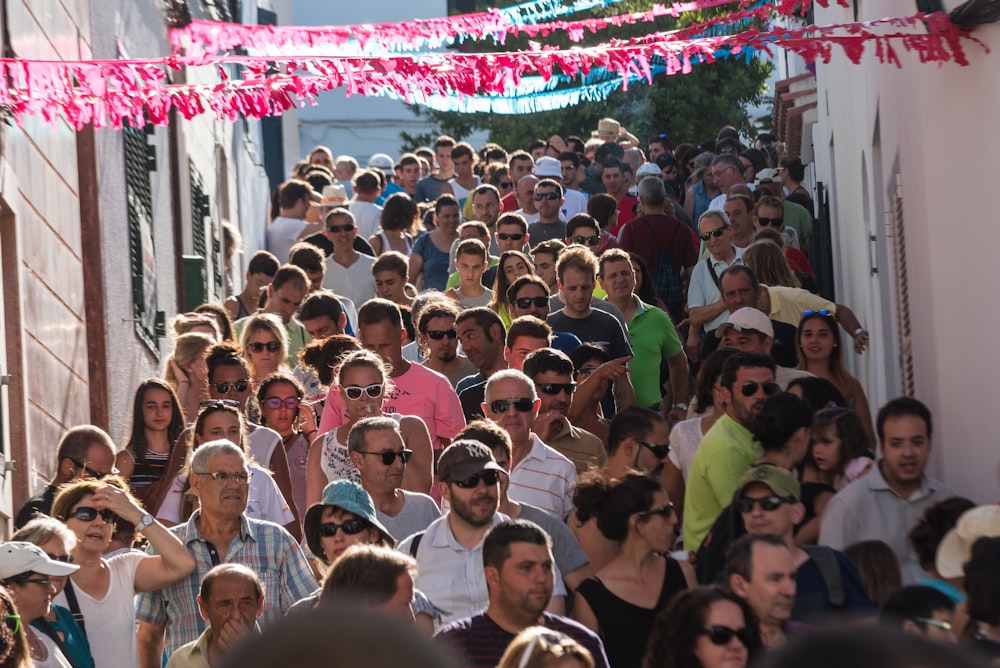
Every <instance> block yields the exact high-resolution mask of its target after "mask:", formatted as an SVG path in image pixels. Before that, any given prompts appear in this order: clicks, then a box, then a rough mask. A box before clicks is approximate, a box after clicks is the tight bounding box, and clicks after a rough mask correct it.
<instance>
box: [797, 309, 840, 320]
mask: <svg viewBox="0 0 1000 668" xmlns="http://www.w3.org/2000/svg"><path fill="white" fill-rule="evenodd" d="M811 315H821V316H823V317H824V318H832V317H833V313H832V312H831V311H827V310H826V309H825V308H824V309H820V310H819V311H813V310H812V309H809V310H808V311H803V312H802V317H803V318H807V317H809V316H811Z"/></svg>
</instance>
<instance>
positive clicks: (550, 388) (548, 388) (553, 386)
mask: <svg viewBox="0 0 1000 668" xmlns="http://www.w3.org/2000/svg"><path fill="white" fill-rule="evenodd" d="M535 389H537V390H538V391H539V392H541V393H542V394H551V395H556V394H559V393H560V392H565V393H566V394H573V393H574V392H576V383H535Z"/></svg>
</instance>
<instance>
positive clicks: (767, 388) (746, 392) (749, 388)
mask: <svg viewBox="0 0 1000 668" xmlns="http://www.w3.org/2000/svg"><path fill="white" fill-rule="evenodd" d="M760 388H763V390H764V394H766V395H767V396H771V395H772V394H777V393H778V392H781V386H780V385H778V384H777V383H771V382H768V383H758V382H757V381H755V380H748V381H747V382H745V383H743V385H742V387H740V393H741V394H742V395H743V396H744V397H752V396H753V395H755V394H757V390H758V389H760Z"/></svg>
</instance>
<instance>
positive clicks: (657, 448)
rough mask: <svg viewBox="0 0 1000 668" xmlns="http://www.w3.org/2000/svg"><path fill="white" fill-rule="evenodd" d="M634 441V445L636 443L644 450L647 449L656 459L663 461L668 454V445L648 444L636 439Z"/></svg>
mask: <svg viewBox="0 0 1000 668" xmlns="http://www.w3.org/2000/svg"><path fill="white" fill-rule="evenodd" d="M635 440H636V443H638V444H639V445H641V446H642V447H644V448H647V449H648V450H649V451H650V452H652V453H653V454H654V455H655V456H656V458H657V459H663V458H664V457H666V456H667V455H668V454H670V446H669V445H660V444H659V443H650V442H649V441H643V440H641V439H638V438H637V439H635Z"/></svg>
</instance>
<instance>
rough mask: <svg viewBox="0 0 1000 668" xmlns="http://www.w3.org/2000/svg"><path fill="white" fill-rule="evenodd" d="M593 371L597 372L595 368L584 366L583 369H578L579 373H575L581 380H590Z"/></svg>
mask: <svg viewBox="0 0 1000 668" xmlns="http://www.w3.org/2000/svg"><path fill="white" fill-rule="evenodd" d="M595 371H597V367H596V366H590V365H587V366H584V367H580V369H579V371H577V373H578V374H580V377H581V378H590V374H592V373H594V372H595Z"/></svg>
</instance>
